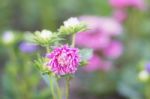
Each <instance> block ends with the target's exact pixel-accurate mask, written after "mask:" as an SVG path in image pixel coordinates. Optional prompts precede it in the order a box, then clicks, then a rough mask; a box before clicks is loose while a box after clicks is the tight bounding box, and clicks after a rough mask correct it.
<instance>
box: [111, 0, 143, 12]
mask: <svg viewBox="0 0 150 99" xmlns="http://www.w3.org/2000/svg"><path fill="white" fill-rule="evenodd" d="M144 1H145V0H109V3H110V5H111V6H112V7H114V8H117V9H124V8H127V7H135V8H138V9H141V10H143V9H145V2H144Z"/></svg>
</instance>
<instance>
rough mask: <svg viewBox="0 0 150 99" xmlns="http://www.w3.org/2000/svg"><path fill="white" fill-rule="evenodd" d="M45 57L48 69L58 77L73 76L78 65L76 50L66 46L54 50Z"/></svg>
mask: <svg viewBox="0 0 150 99" xmlns="http://www.w3.org/2000/svg"><path fill="white" fill-rule="evenodd" d="M47 57H48V58H49V62H48V64H47V65H48V67H49V69H50V70H51V71H52V72H54V73H55V74H58V75H66V74H73V73H75V72H76V70H77V67H78V65H79V54H78V49H77V48H71V47H68V46H67V45H64V46H62V47H58V48H55V49H54V50H53V51H52V52H51V53H48V54H47Z"/></svg>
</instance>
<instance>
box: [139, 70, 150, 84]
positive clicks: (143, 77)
mask: <svg viewBox="0 0 150 99" xmlns="http://www.w3.org/2000/svg"><path fill="white" fill-rule="evenodd" d="M138 78H139V80H140V81H142V82H146V81H148V79H149V73H148V72H147V71H145V70H144V71H141V72H140V73H139V75H138Z"/></svg>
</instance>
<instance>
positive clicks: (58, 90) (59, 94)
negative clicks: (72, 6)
mask: <svg viewBox="0 0 150 99" xmlns="http://www.w3.org/2000/svg"><path fill="white" fill-rule="evenodd" d="M56 89H57V93H58V99H61V92H60V87H59V84H58V80H56Z"/></svg>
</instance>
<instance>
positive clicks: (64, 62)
mask: <svg viewBox="0 0 150 99" xmlns="http://www.w3.org/2000/svg"><path fill="white" fill-rule="evenodd" d="M57 61H58V63H59V64H60V65H61V66H67V65H68V64H69V60H68V57H67V55H66V54H65V53H62V54H61V55H60V56H59V57H58V59H57Z"/></svg>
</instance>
